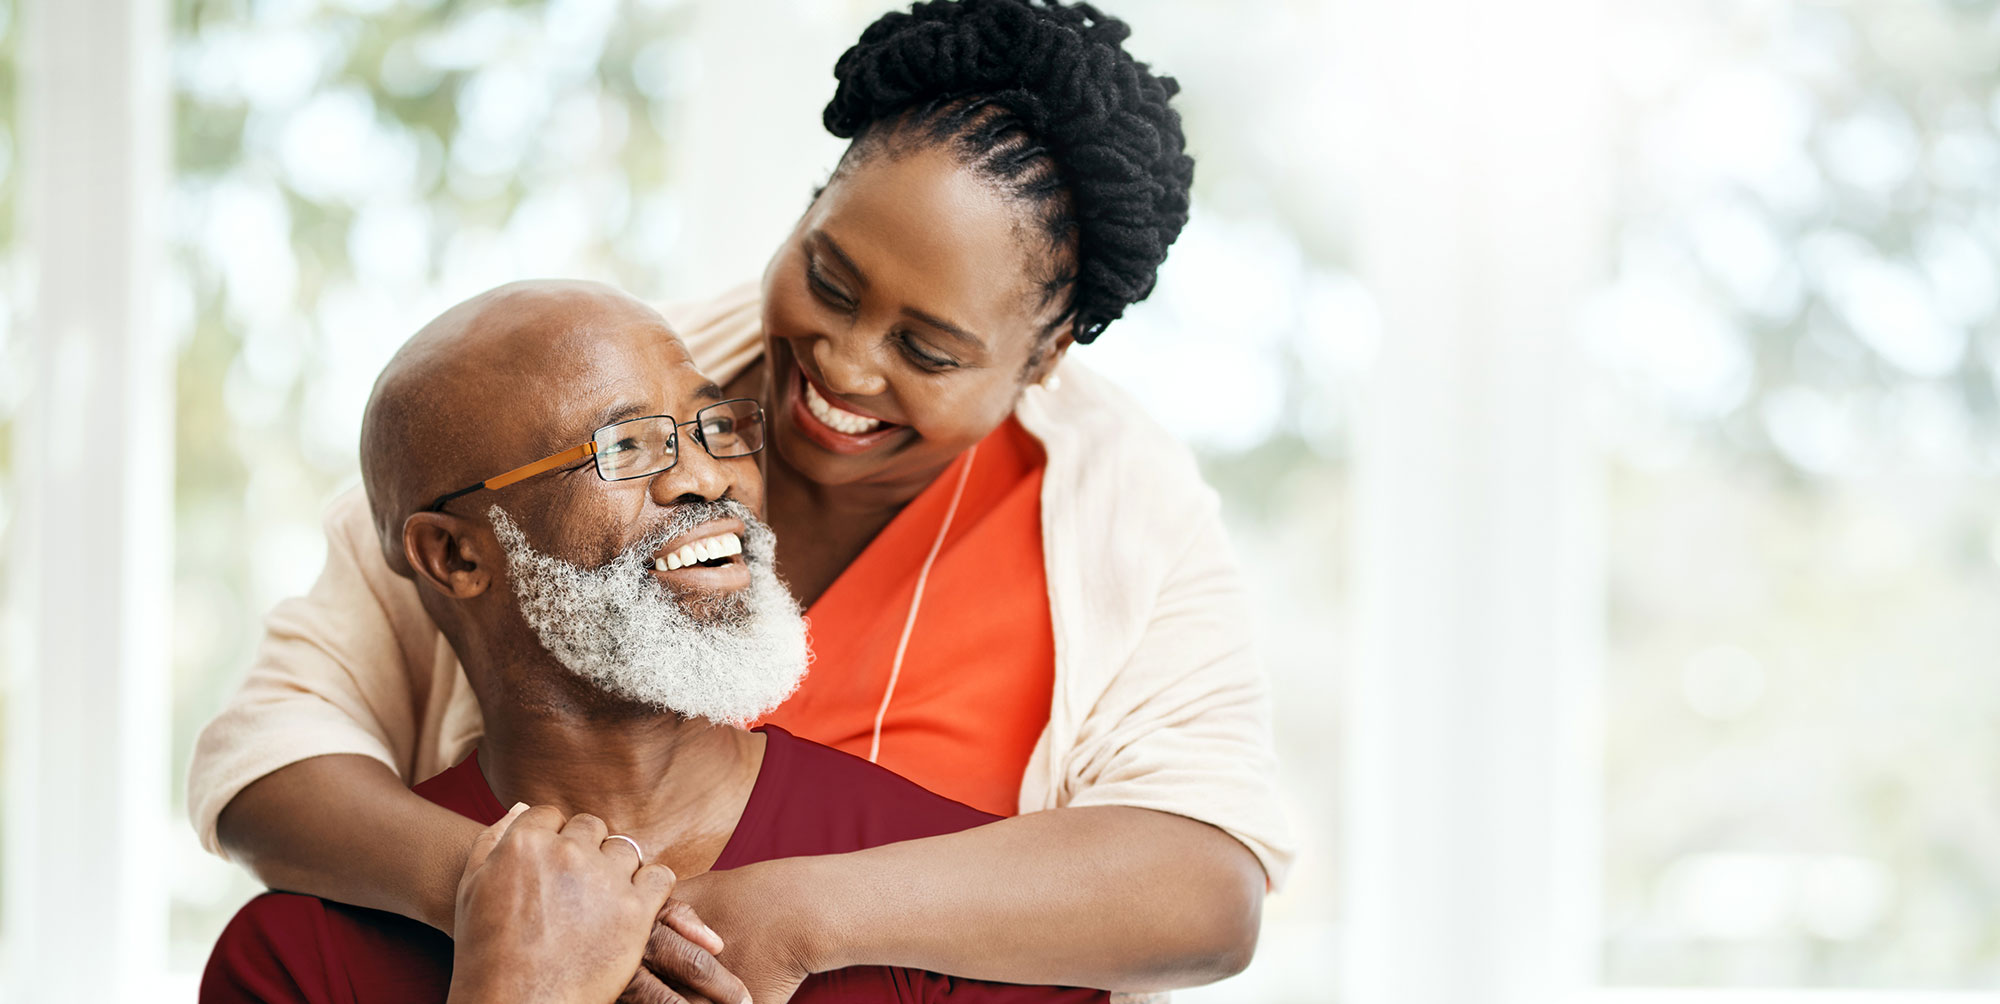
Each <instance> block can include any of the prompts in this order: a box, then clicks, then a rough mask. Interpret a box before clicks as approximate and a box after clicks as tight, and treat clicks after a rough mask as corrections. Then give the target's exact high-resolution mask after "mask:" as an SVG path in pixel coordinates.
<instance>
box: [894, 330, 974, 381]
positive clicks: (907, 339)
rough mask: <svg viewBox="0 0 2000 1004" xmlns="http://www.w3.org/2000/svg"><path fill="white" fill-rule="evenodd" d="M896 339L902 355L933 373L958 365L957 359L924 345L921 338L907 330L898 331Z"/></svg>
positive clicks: (955, 367) (954, 367)
mask: <svg viewBox="0 0 2000 1004" xmlns="http://www.w3.org/2000/svg"><path fill="white" fill-rule="evenodd" d="M896 341H897V343H898V344H899V345H901V346H902V349H903V355H905V356H907V357H909V360H910V361H911V362H913V363H915V364H917V366H918V367H920V368H922V369H925V370H929V371H931V372H933V373H941V372H943V371H945V370H949V369H957V368H958V366H959V362H958V360H956V359H953V358H951V357H950V356H947V355H943V354H941V353H938V352H936V351H933V350H931V349H929V348H927V347H925V345H924V343H923V340H922V339H919V338H918V337H917V336H915V335H913V334H910V333H909V332H907V331H904V332H898V333H897V334H896Z"/></svg>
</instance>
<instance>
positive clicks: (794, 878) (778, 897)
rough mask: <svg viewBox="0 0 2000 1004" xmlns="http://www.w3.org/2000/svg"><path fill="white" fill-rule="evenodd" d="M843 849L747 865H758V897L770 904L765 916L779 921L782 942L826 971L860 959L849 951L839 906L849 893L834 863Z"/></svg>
mask: <svg viewBox="0 0 2000 1004" xmlns="http://www.w3.org/2000/svg"><path fill="white" fill-rule="evenodd" d="M845 857H846V855H843V854H827V855H815V856H812V857H800V858H777V859H773V860H770V861H762V862H758V863H757V864H755V865H751V866H749V867H751V868H755V869H758V875H757V883H758V886H759V892H758V895H759V899H760V901H761V902H764V903H766V904H768V911H767V912H766V913H765V916H766V917H768V918H769V919H770V921H771V922H772V923H773V924H775V925H776V926H777V932H776V933H777V935H778V937H779V939H780V943H781V944H783V945H785V946H786V948H787V950H788V952H789V953H790V954H791V955H792V957H793V958H794V959H796V960H797V961H798V963H799V964H800V965H801V966H803V967H804V968H805V969H806V971H807V972H814V973H824V972H828V971H831V970H834V969H844V968H846V967H848V966H853V965H859V964H860V963H858V962H856V961H855V960H853V959H852V958H851V957H850V949H851V948H852V947H853V946H852V944H851V942H850V941H849V940H848V939H847V938H844V937H843V936H842V935H843V933H844V932H845V931H846V930H847V928H846V923H845V921H844V919H843V918H842V917H841V916H840V914H839V912H838V910H839V908H840V906H841V904H843V903H844V902H846V901H847V900H848V898H849V896H850V895H851V894H850V893H849V892H848V891H847V890H845V889H843V888H841V887H840V885H839V881H838V880H839V878H840V870H839V868H838V867H837V866H836V863H837V862H838V861H839V860H840V859H843V858H845Z"/></svg>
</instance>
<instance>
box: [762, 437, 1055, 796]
mask: <svg viewBox="0 0 2000 1004" xmlns="http://www.w3.org/2000/svg"><path fill="white" fill-rule="evenodd" d="M1044 459H1045V458H1044V457H1043V454H1042V447H1041V444H1040V443H1039V442H1037V441H1036V440H1035V438H1034V437H1033V436H1031V435H1029V434H1028V432H1027V430H1025V429H1023V428H1021V426H1020V423H1018V422H1016V421H1015V420H1013V419H1011V418H1010V419H1008V420H1007V421H1006V422H1004V423H1002V424H1001V425H1000V427H999V428H997V429H995V430H994V431H993V432H992V433H991V434H989V435H988V436H987V437H986V438H985V439H984V440H982V441H981V442H980V443H979V446H978V448H977V449H976V450H974V451H968V452H967V454H966V455H965V456H961V457H959V458H958V459H957V460H956V461H953V462H952V465H951V466H950V467H948V468H946V469H945V472H944V473H943V474H941V475H939V476H938V479H937V480H936V481H935V482H933V483H932V484H931V486H930V487H928V488H926V489H924V491H923V493H922V494H920V495H918V496H917V497H916V498H915V499H914V500H912V501H911V502H910V504H909V505H907V506H904V507H903V511H902V512H900V513H898V514H897V515H896V518H895V519H893V520H890V521H889V525H888V526H886V527H884V528H883V529H882V532H881V533H880V534H878V535H876V537H875V539H874V540H873V541H871V542H870V543H869V545H868V547H867V549H865V550H863V551H862V552H861V556H860V557H858V558H856V559H854V563H853V564H851V565H849V566H847V570H846V571H844V572H842V573H841V574H840V577H839V578H838V579H835V580H834V583H833V585H832V586H831V587H829V588H828V589H827V591H826V592H825V593H824V594H823V595H821V596H820V598H819V601H818V602H816V603H814V604H813V605H812V609H811V610H809V611H807V618H808V619H809V620H810V621H811V624H812V644H813V666H812V671H811V672H810V673H808V674H806V679H805V682H804V683H803V684H801V685H800V686H799V690H798V693H796V694H794V695H792V698H791V699H790V700H788V701H786V702H785V703H784V705H783V706H781V707H779V708H778V710H776V711H773V712H772V713H770V714H769V715H766V716H765V717H764V719H763V720H764V721H766V722H769V723H771V724H774V725H777V726H779V727H781V728H784V729H786V730H787V731H790V732H793V733H795V734H797V735H800V736H803V737H805V738H808V739H811V740H813V741H815V742H819V743H824V744H826V745H828V746H832V747H833V748H835V749H838V750H844V751H846V752H848V753H852V754H854V755H855V756H859V757H866V756H868V751H869V746H870V745H871V743H872V742H873V740H874V735H875V715H876V713H877V711H878V710H880V709H881V707H882V700H883V696H884V693H885V692H886V691H888V690H889V677H890V670H891V668H892V667H893V666H894V664H895V661H896V646H897V643H898V642H899V641H901V639H902V636H903V625H904V624H905V623H906V622H907V621H908V619H909V615H910V598H911V596H912V595H913V594H914V593H915V591H916V585H917V577H918V574H919V573H920V572H921V571H922V569H923V566H924V559H925V558H926V557H927V556H928V555H929V554H930V551H931V547H932V546H933V545H934V544H936V542H937V539H938V530H939V528H940V527H942V526H943V525H944V519H945V513H946V511H947V510H948V509H949V508H950V506H951V497H952V494H953V492H954V491H955V490H956V489H957V487H958V482H959V478H960V477H961V475H963V476H964V477H965V491H964V494H963V495H962V496H961V497H960V499H959V502H958V510H957V512H956V514H954V515H953V516H952V520H951V529H950V531H949V532H948V533H947V534H946V535H945V539H944V545H943V547H942V548H940V549H939V551H938V555H937V559H936V560H935V561H934V562H933V563H932V565H931V570H930V576H929V578H928V579H927V580H926V583H925V585H924V595H923V603H922V605H921V606H920V607H919V608H918V610H917V617H916V623H915V625H914V627H913V628H912V630H911V631H910V642H909V647H908V649H907V650H906V651H905V652H904V655H903V669H902V673H901V674H900V675H899V676H898V677H897V679H896V684H895V689H894V692H893V693H892V694H890V695H889V705H888V711H887V713H886V714H885V715H884V716H883V719H882V745H881V751H880V754H879V756H878V757H877V758H876V760H877V762H878V763H880V764H881V765H882V766H884V767H887V768H889V769H890V770H893V771H895V772H896V773H898V774H901V775H903V776H904V777H906V778H909V779H910V780H912V781H915V782H917V783H918V784H921V785H923V786H924V787H926V788H929V789H931V790H932V791H935V792H937V793H938V794H941V795H945V796H947V797H950V798H955V799H957V800H959V801H961V802H964V803H966V804H967V805H970V806H973V807H974V808H978V809H984V810H986V811H987V812H991V813H996V814H999V815H1003V816H1011V815H1014V813H1015V812H1016V811H1017V809H1018V806H1019V800H1020V791H1021V775H1022V774H1024V773H1025V772H1026V771H1027V767H1028V757H1029V755H1030V754H1031V753H1033V752H1034V748H1035V740H1037V739H1038V738H1040V737H1041V734H1042V729H1043V728H1044V727H1046V726H1047V725H1048V722H1049V698H1050V695H1051V694H1052V693H1053V692H1054V689H1055V673H1056V657H1055V630H1054V627H1053V626H1052V624H1051V622H1050V620H1049V585H1048V575H1047V572H1046V570H1045V569H1044V568H1043V567H1042V469H1043V462H1044ZM968 460H969V461H970V462H971V464H972V471H971V473H970V474H969V475H965V474H964V469H965V465H966V463H967V462H968Z"/></svg>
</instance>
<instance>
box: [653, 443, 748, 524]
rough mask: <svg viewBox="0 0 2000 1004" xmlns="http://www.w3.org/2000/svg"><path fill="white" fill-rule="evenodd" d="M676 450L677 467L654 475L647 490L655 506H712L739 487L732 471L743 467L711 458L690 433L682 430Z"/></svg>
mask: <svg viewBox="0 0 2000 1004" xmlns="http://www.w3.org/2000/svg"><path fill="white" fill-rule="evenodd" d="M676 446H677V452H676V454H675V457H676V460H675V462H674V466H672V467H670V468H668V469H667V470H664V471H661V472H660V473H658V474H655V475H653V481H652V484H650V485H648V486H647V490H648V491H649V492H650V493H651V494H652V496H653V501H654V502H655V503H656V504H658V505H663V506H665V505H680V504H685V503H688V502H697V501H699V502H713V501H715V500H716V499H719V498H721V497H723V496H724V495H727V494H729V491H730V489H731V488H734V487H736V481H735V476H734V471H733V469H732V468H733V467H735V466H740V465H735V464H731V463H729V462H726V461H721V460H717V459H715V458H714V457H712V456H710V455H709V453H708V450H706V449H704V448H703V447H702V445H701V444H700V443H699V442H696V441H695V438H694V436H693V434H692V433H691V431H690V430H686V429H683V430H681V434H680V436H679V439H678V441H677V443H676Z"/></svg>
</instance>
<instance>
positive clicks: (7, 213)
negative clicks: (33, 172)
mask: <svg viewBox="0 0 2000 1004" xmlns="http://www.w3.org/2000/svg"><path fill="white" fill-rule="evenodd" d="M18 34H19V32H18V31H17V30H16V24H15V19H14V2H13V0H0V722H4V721H6V720H7V688H8V684H9V682H10V681H11V680H12V679H13V674H14V666H13V659H14V655H15V648H14V645H13V643H12V641H10V639H14V638H18V637H20V629H19V628H18V627H17V626H16V625H15V624H14V623H13V620H14V617H15V614H14V606H13V604H12V603H10V602H8V598H9V593H10V592H11V591H12V589H13V578H14V576H13V569H11V568H9V567H8V562H7V560H6V559H7V555H8V554H9V553H11V551H12V548H11V547H10V546H9V545H10V535H11V533H12V527H13V522H14V521H13V514H14V510H15V499H16V497H17V496H16V494H15V490H14V416H15V414H16V413H17V412H18V411H19V409H20V406H21V396H22V394H23V393H24V392H25V388H23V387H22V386H21V382H20V373H21V372H22V370H23V369H25V368H26V365H27V363H26V359H27V346H26V344H25V342H26V340H25V339H24V338H22V337H21V336H20V332H19V330H18V326H17V325H16V323H15V304H14V296H15V292H16V290H18V289H19V288H20V281H21V280H20V277H19V275H18V274H17V270H16V267H15V263H14V213H15V205H14V193H15V184H14V179H15V175H16V173H17V172H16V171H15V156H14V151H15V143H14V137H15V131H14V103H15V102H14V95H15V86H14V79H15V78H14V52H15V39H16V36H17V35H18ZM8 748H9V747H8V744H7V743H4V742H0V862H4V861H5V860H6V859H7V845H6V834H7V832H8V827H7V808H8V806H7V788H8V784H7V783H6V780H5V779H6V778H7V777H8V776H9V773H8V764H7V752H8ZM5 874H6V869H4V868H0V904H4V903H5V902H6V901H7V896H6V878H5ZM8 926H9V924H8V918H6V917H5V916H4V915H0V939H4V937H5V934H6V931H7V929H8ZM6 956H7V946H6V944H5V942H4V940H0V958H5V957H6Z"/></svg>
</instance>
